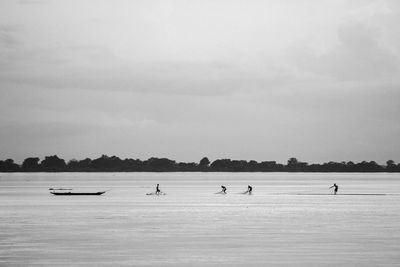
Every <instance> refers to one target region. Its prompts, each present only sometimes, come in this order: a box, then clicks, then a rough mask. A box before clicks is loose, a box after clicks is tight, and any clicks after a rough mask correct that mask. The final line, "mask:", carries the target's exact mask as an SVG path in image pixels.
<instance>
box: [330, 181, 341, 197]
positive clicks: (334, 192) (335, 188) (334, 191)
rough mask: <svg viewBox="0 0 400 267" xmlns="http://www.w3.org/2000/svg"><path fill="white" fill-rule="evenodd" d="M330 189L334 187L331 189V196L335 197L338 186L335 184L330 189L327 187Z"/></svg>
mask: <svg viewBox="0 0 400 267" xmlns="http://www.w3.org/2000/svg"><path fill="white" fill-rule="evenodd" d="M332 187H334V189H333V194H334V195H336V193H337V191H338V189H339V186H338V185H337V184H333V185H332V186H331V187H329V188H332Z"/></svg>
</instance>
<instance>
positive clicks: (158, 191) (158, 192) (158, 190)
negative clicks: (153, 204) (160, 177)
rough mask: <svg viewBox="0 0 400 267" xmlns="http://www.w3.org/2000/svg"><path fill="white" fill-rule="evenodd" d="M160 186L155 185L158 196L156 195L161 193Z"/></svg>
mask: <svg viewBox="0 0 400 267" xmlns="http://www.w3.org/2000/svg"><path fill="white" fill-rule="evenodd" d="M159 187H160V185H159V184H157V186H156V195H158V194H160V193H161V191H160V188H159Z"/></svg>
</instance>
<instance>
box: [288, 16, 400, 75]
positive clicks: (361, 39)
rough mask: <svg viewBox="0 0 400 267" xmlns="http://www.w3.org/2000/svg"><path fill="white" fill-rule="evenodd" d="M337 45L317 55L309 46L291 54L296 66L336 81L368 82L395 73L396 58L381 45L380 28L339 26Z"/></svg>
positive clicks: (388, 49)
mask: <svg viewBox="0 0 400 267" xmlns="http://www.w3.org/2000/svg"><path fill="white" fill-rule="evenodd" d="M337 35H338V42H339V43H338V45H336V46H335V47H334V48H333V49H331V50H330V51H328V52H325V53H321V54H317V53H316V52H315V51H313V50H312V49H311V48H309V47H303V48H301V49H293V50H292V51H291V52H290V54H291V56H293V58H294V59H295V62H296V64H297V67H298V68H299V69H302V70H306V71H311V72H314V73H316V74H322V75H328V76H330V77H333V78H335V79H337V80H339V81H349V80H358V81H362V80H364V81H370V80H376V79H381V78H388V77H394V76H395V75H396V74H398V70H399V58H398V57H397V55H396V53H395V52H394V51H392V50H391V49H390V48H388V47H386V46H385V44H384V43H383V42H381V38H380V37H381V35H380V31H379V28H373V27H369V26H367V25H365V24H362V23H356V24H348V25H342V26H341V27H340V28H339V30H338V32H337Z"/></svg>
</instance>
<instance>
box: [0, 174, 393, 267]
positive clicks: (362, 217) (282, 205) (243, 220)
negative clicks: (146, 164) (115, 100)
mask: <svg viewBox="0 0 400 267" xmlns="http://www.w3.org/2000/svg"><path fill="white" fill-rule="evenodd" d="M157 183H160V187H161V190H163V191H164V192H166V195H164V196H147V195H146V193H149V192H153V191H154V188H155V185H156V184H157ZM333 183H337V184H338V185H339V195H336V196H334V195H330V193H331V192H332V189H328V187H329V186H331V185H332V184H333ZM222 184H223V185H225V186H226V187H227V188H228V190H227V192H228V194H227V195H220V194H215V193H216V192H218V191H219V190H220V185H222ZM249 184H250V185H252V186H253V189H254V191H253V195H251V196H249V195H243V194H240V193H241V192H243V191H245V190H246V189H247V185H249ZM50 187H66V188H74V191H81V192H82V191H91V192H92V191H99V190H107V189H111V191H108V192H106V194H104V195H102V196H53V195H51V194H50V193H49V190H48V188H50ZM399 193H400V175H399V174H381V173H380V174H354V173H352V174H337V173H333V174H332V173H330V174H318V173H317V174H315V173H24V174H5V173H0V266H83V265H84V266H150V265H151V266H224V265H230V266H232V265H233V266H243V265H250V266H399V264H400V207H399V204H400V195H399ZM356 194H365V195H356Z"/></svg>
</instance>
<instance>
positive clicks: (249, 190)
mask: <svg viewBox="0 0 400 267" xmlns="http://www.w3.org/2000/svg"><path fill="white" fill-rule="evenodd" d="M252 191H253V187H251V186H250V185H248V186H247V193H249V195H251V192H252Z"/></svg>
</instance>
